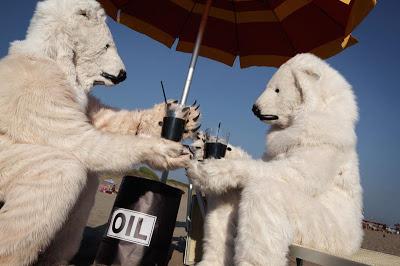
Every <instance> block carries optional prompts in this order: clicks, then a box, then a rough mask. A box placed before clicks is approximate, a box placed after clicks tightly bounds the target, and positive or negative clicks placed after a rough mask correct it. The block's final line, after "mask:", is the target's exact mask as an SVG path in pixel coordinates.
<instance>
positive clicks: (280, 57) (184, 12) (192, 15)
mask: <svg viewBox="0 0 400 266" xmlns="http://www.w3.org/2000/svg"><path fill="white" fill-rule="evenodd" d="M98 1H99V2H100V3H101V4H102V5H103V7H104V9H105V10H106V12H107V14H108V15H109V16H111V17H112V18H113V19H114V20H116V21H117V22H119V23H122V24H124V25H126V26H128V27H130V28H132V29H134V30H136V31H138V32H141V33H144V34H146V35H148V36H150V37H151V38H153V39H155V40H157V41H159V42H161V43H163V44H165V45H166V46H167V47H172V45H173V44H174V42H175V41H176V40H178V43H177V46H176V49H177V50H178V51H182V52H192V51H193V52H192V59H191V62H190V66H189V71H188V74H187V78H186V82H185V86H184V88H183V92H182V97H181V100H180V104H182V105H184V104H185V103H186V100H187V96H188V93H189V89H190V84H191V81H192V76H193V73H194V69H195V66H196V61H197V57H198V55H201V56H204V57H208V58H211V59H214V60H217V61H219V62H222V63H224V64H227V65H230V66H232V65H233V64H234V61H235V59H236V57H239V60H240V66H241V67H242V68H245V67H249V66H274V67H279V66H280V65H281V64H283V63H284V62H285V61H287V60H288V59H289V58H291V57H293V56H294V55H296V54H298V53H305V52H311V53H314V54H315V55H317V56H319V57H322V58H327V57H330V56H332V55H335V54H337V53H339V52H341V51H343V50H344V49H346V48H347V47H350V46H351V45H353V44H355V43H356V42H357V40H356V39H355V38H354V37H353V36H352V35H351V32H352V31H353V30H354V28H355V27H356V26H357V25H358V24H360V22H361V21H362V20H363V19H364V18H365V17H366V16H367V15H368V13H369V12H370V11H371V10H372V9H373V8H374V6H375V4H376V0H98ZM206 24H207V29H205V27H206ZM167 176H168V172H164V173H163V177H162V180H163V181H164V182H165V181H166V178H167ZM190 188H191V186H190ZM189 194H191V191H190V192H189ZM196 194H197V195H200V194H199V193H196ZM199 202H201V201H199ZM201 206H202V205H201ZM188 207H189V205H188ZM203 213H204V210H203Z"/></svg>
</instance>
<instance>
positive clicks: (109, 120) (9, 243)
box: [0, 0, 199, 266]
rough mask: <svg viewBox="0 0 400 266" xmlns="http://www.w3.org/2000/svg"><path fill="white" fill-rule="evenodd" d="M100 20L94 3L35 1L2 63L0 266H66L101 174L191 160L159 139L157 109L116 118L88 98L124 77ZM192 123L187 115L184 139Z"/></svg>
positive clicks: (160, 112)
mask: <svg viewBox="0 0 400 266" xmlns="http://www.w3.org/2000/svg"><path fill="white" fill-rule="evenodd" d="M105 20H106V16H105V13H104V10H103V9H102V8H101V6H100V5H99V4H98V3H97V2H96V1H94V0H45V1H40V2H38V4H37V8H36V11H35V14H34V16H33V18H32V20H31V24H30V27H29V29H28V33H27V36H26V39H25V40H23V41H16V42H14V43H12V44H11V47H10V51H9V55H8V56H6V57H5V58H3V59H2V60H1V61H0V201H1V202H3V203H4V205H3V206H2V208H1V209H0V265H7V266H13V265H16V266H21V265H30V264H32V263H33V262H35V261H36V260H37V258H38V255H39V254H41V255H40V262H39V264H40V265H62V264H66V263H68V261H69V260H70V259H71V257H72V256H73V255H74V254H75V253H76V251H77V249H78V248H79V243H80V240H81V236H82V231H83V228H84V226H85V224H86V222H87V218H88V215H89V212H90V208H91V206H92V205H93V201H94V195H95V193H96V190H97V185H98V177H97V175H98V174H99V173H102V172H105V171H107V172H108V171H112V172H115V171H117V172H123V171H126V170H129V169H132V167H133V166H134V164H137V163H147V164H149V165H150V166H152V167H153V168H157V169H173V168H177V167H181V166H182V165H184V164H185V163H186V161H187V160H188V159H189V158H188V155H185V154H183V152H182V151H183V147H182V146H181V145H180V144H178V143H174V142H171V141H167V140H163V139H161V138H160V137H159V136H160V133H161V126H160V125H159V121H161V120H162V118H163V116H164V114H165V106H164V104H160V105H156V106H155V107H154V108H153V109H149V110H138V111H125V110H116V109H112V108H109V107H107V106H104V105H102V104H101V103H100V102H99V101H98V100H97V99H95V98H94V97H92V96H91V95H90V90H91V88H92V87H93V85H96V84H104V85H114V84H117V83H119V82H121V81H123V80H124V79H125V77H126V72H125V67H124V65H123V63H122V61H121V59H120V57H119V56H118V53H117V50H116V47H115V44H114V42H113V39H112V36H111V33H110V31H109V29H108V27H107V24H106V22H105ZM171 104H173V103H171ZM198 116H199V112H198V110H197V108H195V107H191V108H189V111H188V113H187V124H186V134H185V137H188V136H190V134H191V133H192V131H195V130H196V128H197V122H196V121H197V119H198ZM144 134H146V135H147V136H144ZM139 135H141V136H139Z"/></svg>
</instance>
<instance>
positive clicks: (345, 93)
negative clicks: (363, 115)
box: [253, 54, 358, 128]
mask: <svg viewBox="0 0 400 266" xmlns="http://www.w3.org/2000/svg"><path fill="white" fill-rule="evenodd" d="M253 112H254V114H255V115H256V116H257V117H258V118H259V119H260V120H262V121H263V122H265V123H268V124H271V125H272V127H273V128H287V127H289V126H291V125H293V124H295V123H296V121H299V120H302V121H303V122H304V120H310V119H311V118H310V117H309V116H315V115H318V114H321V115H322V114H323V116H324V117H325V118H327V117H331V118H332V119H336V120H337V121H341V122H340V123H347V122H348V123H349V124H351V126H354V123H355V122H356V121H357V119H358V112H357V105H356V102H355V98H354V95H353V92H352V90H351V85H350V84H349V83H348V82H347V81H346V80H345V79H344V78H343V77H342V75H340V74H339V73H338V72H337V71H336V70H335V69H333V68H332V67H330V66H329V65H328V64H327V63H326V62H325V61H323V60H321V59H320V58H318V57H316V56H314V55H312V54H298V55H296V56H295V57H293V58H291V59H290V60H289V61H287V62H286V63H285V64H283V65H282V66H281V67H280V68H279V69H278V71H277V72H276V73H275V74H274V75H273V77H272V78H271V80H270V81H269V82H268V84H267V87H266V89H265V91H264V92H263V93H262V94H261V95H260V97H259V98H258V99H257V100H256V102H255V104H254V105H253Z"/></svg>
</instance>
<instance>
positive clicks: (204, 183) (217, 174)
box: [186, 159, 234, 193]
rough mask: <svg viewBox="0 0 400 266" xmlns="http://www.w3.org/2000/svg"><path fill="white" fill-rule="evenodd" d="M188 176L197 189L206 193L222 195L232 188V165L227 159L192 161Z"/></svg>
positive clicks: (188, 168)
mask: <svg viewBox="0 0 400 266" xmlns="http://www.w3.org/2000/svg"><path fill="white" fill-rule="evenodd" d="M186 175H187V177H189V178H190V179H191V181H192V182H193V185H194V186H195V187H197V188H199V189H200V190H201V191H203V192H206V193H208V192H216V193H222V192H225V191H226V190H227V189H228V188H230V187H232V185H231V184H230V183H231V175H232V174H231V165H230V161H229V160H226V159H206V160H204V161H202V162H198V161H193V160H192V161H190V163H189V164H188V167H187V168H186ZM233 186H234V185H233Z"/></svg>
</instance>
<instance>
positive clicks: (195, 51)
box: [161, 0, 212, 222]
mask: <svg viewBox="0 0 400 266" xmlns="http://www.w3.org/2000/svg"><path fill="white" fill-rule="evenodd" d="M211 3H212V0H207V3H206V6H205V9H204V12H203V15H202V17H201V21H200V27H199V32H198V33H197V37H196V43H195V45H194V49H193V53H192V58H191V60H190V65H189V70H188V73H187V78H186V82H185V86H184V88H183V91H182V97H181V100H180V101H179V104H180V105H181V106H184V105H185V104H186V101H187V97H188V94H189V90H190V85H191V84H192V78H193V73H194V70H195V68H196V63H197V58H198V57H199V51H200V46H201V42H202V40H203V35H204V31H205V29H206V25H207V19H208V14H209V12H210V7H211ZM168 174H169V171H164V172H163V173H162V176H161V181H162V182H163V183H166V182H167V179H168ZM189 187H190V188H192V183H191V182H190V180H189ZM190 190H191V189H190ZM188 197H190V198H191V195H188ZM196 197H197V200H198V202H199V207H200V211H201V214H202V216H203V217H204V216H205V206H204V202H203V199H202V198H201V192H200V191H198V190H196ZM188 203H189V200H188ZM190 210H191V202H190V204H188V206H187V219H186V221H187V222H188V221H189V220H190V217H189V215H190Z"/></svg>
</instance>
